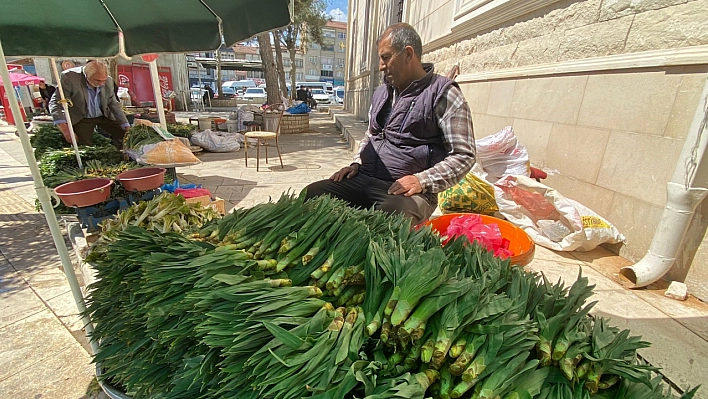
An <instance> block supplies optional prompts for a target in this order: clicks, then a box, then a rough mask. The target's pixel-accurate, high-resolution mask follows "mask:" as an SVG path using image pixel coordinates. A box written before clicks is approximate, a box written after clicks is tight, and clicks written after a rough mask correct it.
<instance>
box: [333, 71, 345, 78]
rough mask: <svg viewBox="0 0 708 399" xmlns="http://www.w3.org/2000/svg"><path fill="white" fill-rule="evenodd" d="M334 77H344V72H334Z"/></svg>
mask: <svg viewBox="0 0 708 399" xmlns="http://www.w3.org/2000/svg"><path fill="white" fill-rule="evenodd" d="M334 76H336V77H338V78H343V77H344V72H341V71H339V72H335V73H334Z"/></svg>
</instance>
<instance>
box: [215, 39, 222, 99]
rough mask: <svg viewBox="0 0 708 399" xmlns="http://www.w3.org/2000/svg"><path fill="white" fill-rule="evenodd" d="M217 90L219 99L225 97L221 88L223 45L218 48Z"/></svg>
mask: <svg viewBox="0 0 708 399" xmlns="http://www.w3.org/2000/svg"><path fill="white" fill-rule="evenodd" d="M216 90H217V93H219V99H222V98H224V90H223V89H222V88H221V46H219V48H218V49H216Z"/></svg>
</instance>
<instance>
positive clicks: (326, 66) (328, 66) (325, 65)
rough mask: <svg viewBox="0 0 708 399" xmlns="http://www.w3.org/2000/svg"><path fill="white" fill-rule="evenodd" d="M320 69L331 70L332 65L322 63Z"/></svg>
mask: <svg viewBox="0 0 708 399" xmlns="http://www.w3.org/2000/svg"><path fill="white" fill-rule="evenodd" d="M322 70H323V71H331V70H332V65H328V64H322Z"/></svg>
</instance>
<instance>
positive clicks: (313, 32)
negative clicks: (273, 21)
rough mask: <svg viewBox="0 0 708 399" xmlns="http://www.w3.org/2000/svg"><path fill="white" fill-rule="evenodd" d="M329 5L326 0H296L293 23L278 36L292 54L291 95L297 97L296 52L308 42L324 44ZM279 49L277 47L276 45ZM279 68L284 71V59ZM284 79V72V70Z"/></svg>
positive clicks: (279, 32) (280, 31) (278, 33)
mask: <svg viewBox="0 0 708 399" xmlns="http://www.w3.org/2000/svg"><path fill="white" fill-rule="evenodd" d="M326 10H327V5H326V4H325V2H324V0H295V9H294V12H293V23H292V24H290V25H288V26H287V27H285V28H283V29H281V30H279V31H278V32H277V34H276V37H278V36H280V38H281V39H282V45H283V47H285V48H286V49H287V50H288V53H289V55H290V88H291V90H290V97H291V98H295V75H296V72H297V65H296V64H295V53H296V51H297V50H298V48H305V47H306V46H307V45H308V43H317V44H319V45H322V44H324V36H323V34H322V28H324V26H325V25H326V24H327V22H329V20H330V18H328V17H327V16H326V15H325V11H326ZM276 49H277V47H276ZM278 69H279V70H281V71H283V65H282V61H281V62H280V63H279V64H278ZM283 80H285V78H284V72H283Z"/></svg>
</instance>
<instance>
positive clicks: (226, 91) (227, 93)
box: [221, 86, 236, 99]
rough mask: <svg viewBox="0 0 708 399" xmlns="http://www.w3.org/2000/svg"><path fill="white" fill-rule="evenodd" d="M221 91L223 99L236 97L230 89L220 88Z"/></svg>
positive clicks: (234, 91) (234, 92)
mask: <svg viewBox="0 0 708 399" xmlns="http://www.w3.org/2000/svg"><path fill="white" fill-rule="evenodd" d="M221 91H222V92H223V93H224V97H223V98H227V99H228V98H235V97H236V90H234V89H232V88H231V87H225V86H222V87H221Z"/></svg>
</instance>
